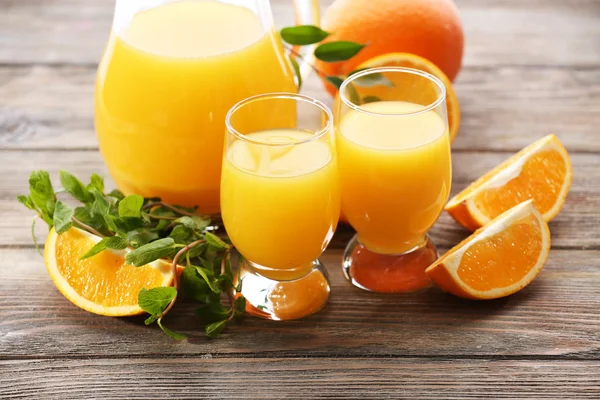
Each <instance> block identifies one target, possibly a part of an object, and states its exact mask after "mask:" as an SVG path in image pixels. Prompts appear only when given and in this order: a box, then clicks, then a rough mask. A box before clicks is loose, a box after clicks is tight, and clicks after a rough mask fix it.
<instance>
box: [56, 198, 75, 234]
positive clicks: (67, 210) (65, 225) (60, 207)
mask: <svg viewBox="0 0 600 400" xmlns="http://www.w3.org/2000/svg"><path fill="white" fill-rule="evenodd" d="M72 218H73V209H72V208H71V207H69V206H68V205H66V204H65V203H63V202H62V201H60V200H59V201H57V202H56V207H55V208H54V220H53V222H54V229H55V230H56V233H58V234H59V235H60V234H61V233H65V232H66V231H68V230H69V229H71V227H72V226H73V221H72Z"/></svg>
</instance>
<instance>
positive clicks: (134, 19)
mask: <svg viewBox="0 0 600 400" xmlns="http://www.w3.org/2000/svg"><path fill="white" fill-rule="evenodd" d="M311 5H313V2H310V4H304V3H300V2H298V4H297V10H298V11H301V12H303V13H304V17H305V18H309V16H310V17H318V13H316V12H314V10H313V12H311V11H310V7H311ZM305 22H306V23H312V21H308V20H307V21H305ZM295 91H296V78H295V75H294V72H293V69H292V68H291V65H290V64H289V62H288V60H287V55H286V54H285V52H284V49H283V45H282V43H281V41H280V38H279V34H278V32H277V31H276V30H275V29H274V26H273V22H272V16H271V10H270V4H269V2H268V1H267V0H244V1H240V0H237V1H235V0H230V1H221V0H181V1H166V0H161V1H160V0H159V1H156V0H154V1H134V0H118V1H117V5H116V11H115V19H114V23H113V28H112V32H111V35H110V39H109V42H108V44H107V47H106V50H105V52H104V56H103V58H102V61H101V63H100V65H99V68H98V76H97V82H96V95H95V125H96V132H97V137H98V142H99V144H100V150H101V153H102V156H103V158H104V161H105V162H106V165H107V167H108V170H109V172H110V174H111V176H112V177H113V179H114V180H115V182H116V184H117V186H118V187H119V189H121V190H122V191H123V192H125V193H126V194H130V193H138V194H141V195H143V196H146V197H150V196H152V197H161V198H162V199H163V200H165V201H167V202H170V203H175V204H181V205H186V206H194V205H195V206H198V209H199V211H200V212H202V213H218V212H219V211H220V208H219V182H220V172H221V158H222V152H223V140H224V133H225V114H226V113H227V111H228V110H229V108H230V107H231V106H232V105H234V104H235V103H236V102H238V101H240V100H242V99H244V98H246V97H249V96H252V95H256V94H260V93H265V92H295ZM293 116H294V113H293V112H291V113H289V112H288V113H281V114H278V115H273V116H272V117H273V118H281V119H285V118H288V119H289V118H293ZM249 118H251V116H250V117H249ZM248 123H252V121H248ZM290 123H291V122H290ZM276 125H282V124H281V123H276Z"/></svg>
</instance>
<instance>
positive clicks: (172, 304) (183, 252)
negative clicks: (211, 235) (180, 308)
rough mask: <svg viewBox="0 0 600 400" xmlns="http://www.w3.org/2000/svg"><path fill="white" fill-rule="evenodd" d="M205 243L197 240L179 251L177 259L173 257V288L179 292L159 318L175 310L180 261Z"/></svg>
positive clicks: (176, 255)
mask: <svg viewBox="0 0 600 400" xmlns="http://www.w3.org/2000/svg"><path fill="white" fill-rule="evenodd" d="M205 241H206V240H204V239H200V240H196V241H195V242H192V243H190V244H188V245H187V246H185V247H183V248H182V249H181V250H179V251H178V252H177V254H175V257H173V262H172V265H173V287H174V288H175V290H177V292H176V293H175V297H173V300H171V302H170V303H169V305H168V306H167V308H165V311H163V312H162V314H160V317H159V318H163V317H164V316H165V315H167V313H168V312H169V311H170V310H171V308H173V306H174V305H175V301H176V300H177V295H178V293H179V277H178V276H177V263H178V262H179V259H180V258H181V256H182V255H184V254H185V253H186V252H187V251H188V250H189V249H191V248H192V247H196V246H198V245H199V244H202V243H204V242H205Z"/></svg>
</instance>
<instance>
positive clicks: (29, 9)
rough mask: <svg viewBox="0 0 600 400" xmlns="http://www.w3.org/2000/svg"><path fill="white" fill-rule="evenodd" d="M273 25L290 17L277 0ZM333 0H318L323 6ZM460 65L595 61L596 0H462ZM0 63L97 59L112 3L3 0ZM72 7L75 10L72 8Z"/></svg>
mask: <svg viewBox="0 0 600 400" xmlns="http://www.w3.org/2000/svg"><path fill="white" fill-rule="evenodd" d="M271 3H272V4H273V5H274V14H275V20H276V21H277V22H278V25H280V26H281V25H289V24H291V22H292V12H291V7H289V3H288V1H284V0H275V1H272V2H271ZM329 4H331V0H325V1H323V2H322V5H323V8H324V7H325V6H327V5H329ZM457 5H458V7H459V9H460V12H461V17H462V20H463V23H464V28H465V35H466V53H465V59H464V63H465V65H470V66H471V65H488V66H489V65H497V64H498V63H501V64H508V65H532V66H537V65H542V64H545V65H578V66H582V65H583V66H589V65H598V63H599V62H600V47H599V46H598V39H597V38H598V36H599V34H600V26H599V24H598V23H597V16H598V13H599V12H600V5H599V3H598V2H597V1H596V0H571V1H562V0H528V1H526V2H523V1H519V0H493V1H485V2H482V1H478V0H460V1H457ZM0 8H2V9H3V10H4V11H3V12H1V13H0V39H1V43H2V46H0V63H3V64H36V63H57V64H67V63H69V64H86V65H90V64H95V63H96V62H97V61H98V59H99V57H100V55H101V53H102V50H103V46H104V43H105V42H106V40H107V38H108V34H109V30H110V24H111V20H112V15H113V2H111V1H93V2H90V1H85V0H61V1H43V0H18V1H15V0H1V1H0ZM74 10H77V12H74Z"/></svg>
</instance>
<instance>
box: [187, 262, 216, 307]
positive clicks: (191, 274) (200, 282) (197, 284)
mask: <svg viewBox="0 0 600 400" xmlns="http://www.w3.org/2000/svg"><path fill="white" fill-rule="evenodd" d="M180 283H181V290H182V292H183V295H184V296H185V297H186V298H188V299H192V300H195V301H199V302H202V303H208V302H212V301H213V300H215V296H216V300H217V301H218V300H219V295H220V294H219V295H215V293H214V292H213V291H212V290H211V289H210V287H209V286H208V284H207V283H206V281H205V280H204V278H202V277H201V276H200V275H199V274H198V272H197V271H196V267H194V266H193V265H188V266H186V267H185V268H184V269H183V272H182V273H181V278H180Z"/></svg>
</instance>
